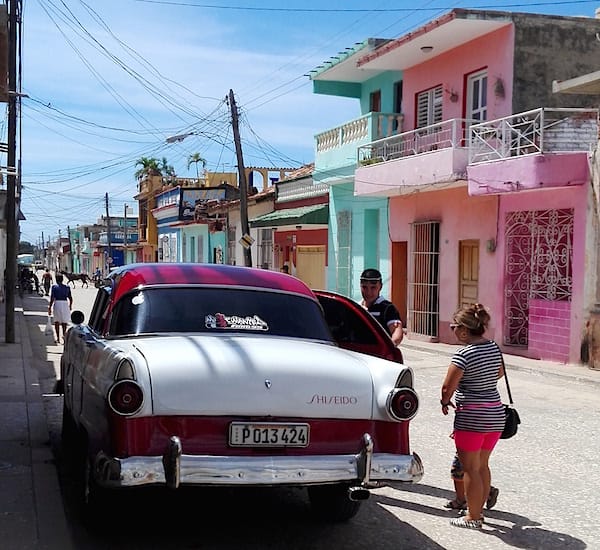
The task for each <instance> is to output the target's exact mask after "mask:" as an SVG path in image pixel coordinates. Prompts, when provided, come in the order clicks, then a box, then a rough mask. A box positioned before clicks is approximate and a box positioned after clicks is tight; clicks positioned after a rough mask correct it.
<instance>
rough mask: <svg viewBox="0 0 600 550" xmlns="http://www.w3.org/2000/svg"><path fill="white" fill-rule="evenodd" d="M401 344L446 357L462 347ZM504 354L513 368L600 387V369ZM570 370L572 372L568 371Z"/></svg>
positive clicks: (417, 342)
mask: <svg viewBox="0 0 600 550" xmlns="http://www.w3.org/2000/svg"><path fill="white" fill-rule="evenodd" d="M400 345H401V347H405V348H408V349H413V350H417V351H426V352H429V353H436V354H439V355H443V356H446V357H452V355H453V354H454V351H455V349H454V348H456V349H458V348H459V347H460V346H452V349H448V348H446V347H445V346H451V344H433V343H427V344H425V343H420V342H419V341H415V340H412V341H407V339H406V338H405V339H404V340H402V343H401V344H400ZM503 355H504V361H505V363H506V366H507V367H510V369H512V370H516V371H521V372H526V373H529V374H535V375H538V376H550V377H552V378H556V379H558V380H570V381H571V382H578V383H581V384H588V385H592V386H597V387H600V371H599V370H594V369H590V368H588V367H586V366H584V365H572V364H565V365H561V364H559V363H551V362H549V361H540V360H537V359H528V358H526V357H520V356H518V355H509V354H507V353H504V354H503ZM529 363H531V364H529ZM575 369H576V370H575ZM569 370H570V371H571V372H567V371H569Z"/></svg>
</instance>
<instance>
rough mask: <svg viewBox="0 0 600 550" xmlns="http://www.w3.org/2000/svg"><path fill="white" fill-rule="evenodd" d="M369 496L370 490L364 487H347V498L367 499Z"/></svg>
mask: <svg viewBox="0 0 600 550" xmlns="http://www.w3.org/2000/svg"><path fill="white" fill-rule="evenodd" d="M370 496H371V492H370V491H369V489H365V488H364V487H350V488H349V489H348V498H349V499H350V500H351V501H353V502H358V501H362V500H367V499H368V498H369V497H370Z"/></svg>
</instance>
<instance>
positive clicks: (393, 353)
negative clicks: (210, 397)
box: [313, 290, 403, 363]
mask: <svg viewBox="0 0 600 550" xmlns="http://www.w3.org/2000/svg"><path fill="white" fill-rule="evenodd" d="M313 292H314V293H315V295H316V296H317V298H318V299H319V302H320V303H321V307H322V308H323V312H324V313H325V320H326V321H327V324H328V325H329V329H330V330H331V334H332V335H333V337H334V339H335V341H336V342H337V344H338V345H339V346H340V347H341V348H344V349H347V350H351V351H358V352H360V353H366V354H368V355H374V356H375V357H381V358H382V359H387V360H388V361H395V362H397V363H403V358H402V352H401V351H400V349H399V348H397V347H396V346H395V345H394V342H392V339H391V338H390V336H389V334H388V333H387V331H386V330H385V329H384V328H383V327H382V326H381V325H380V324H379V323H378V322H377V321H376V320H375V318H374V317H373V316H372V315H371V314H370V313H369V312H368V311H367V310H366V309H365V308H363V307H362V306H361V305H360V304H358V303H356V302H355V301H354V300H352V299H350V298H348V297H346V296H342V295H341V294H337V293H335V292H330V291H326V290H313Z"/></svg>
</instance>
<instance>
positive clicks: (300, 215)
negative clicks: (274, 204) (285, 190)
mask: <svg viewBox="0 0 600 550" xmlns="http://www.w3.org/2000/svg"><path fill="white" fill-rule="evenodd" d="M328 222H329V205H328V204H315V205H312V206H300V207H298V208H285V209H282V210H275V211H273V212H269V213H268V214H263V215H262V216H258V217H256V218H254V219H252V220H250V226H251V227H277V226H280V225H307V224H322V225H327V223H328Z"/></svg>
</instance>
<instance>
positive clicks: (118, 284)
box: [108, 263, 316, 300]
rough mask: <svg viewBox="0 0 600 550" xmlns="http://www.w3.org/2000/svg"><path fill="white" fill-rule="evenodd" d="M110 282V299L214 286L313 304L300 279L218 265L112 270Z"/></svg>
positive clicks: (149, 265) (134, 266) (147, 265)
mask: <svg viewBox="0 0 600 550" xmlns="http://www.w3.org/2000/svg"><path fill="white" fill-rule="evenodd" d="M108 279H109V280H112V281H114V283H113V284H114V289H113V292H116V294H115V295H114V299H115V300H118V299H119V298H120V297H121V296H122V295H123V294H126V293H127V292H129V291H130V290H133V289H135V288H138V287H140V286H154V285H190V284H197V285H216V286H235V287H240V286H242V287H244V286H245V287H254V288H268V289H273V290H280V291H285V292H294V293H297V294H301V295H305V296H307V297H309V298H312V299H313V300H315V299H316V298H315V295H314V294H313V292H312V291H311V290H310V288H308V286H306V284H305V283H303V282H302V281H301V280H300V279H297V278H296V277H292V276H290V275H286V274H285V273H280V272H278V271H269V270H267V269H258V268H251V267H240V266H233V265H221V264H198V263H139V264H129V265H125V266H122V267H118V268H116V269H115V270H114V271H112V272H111V273H110V275H109V277H108Z"/></svg>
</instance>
